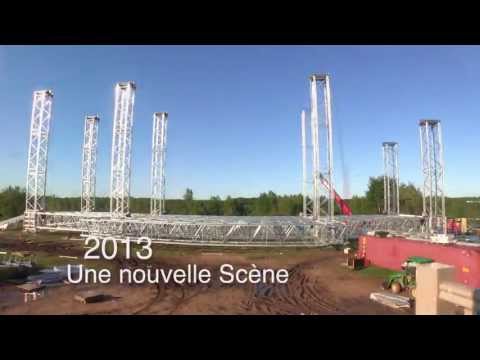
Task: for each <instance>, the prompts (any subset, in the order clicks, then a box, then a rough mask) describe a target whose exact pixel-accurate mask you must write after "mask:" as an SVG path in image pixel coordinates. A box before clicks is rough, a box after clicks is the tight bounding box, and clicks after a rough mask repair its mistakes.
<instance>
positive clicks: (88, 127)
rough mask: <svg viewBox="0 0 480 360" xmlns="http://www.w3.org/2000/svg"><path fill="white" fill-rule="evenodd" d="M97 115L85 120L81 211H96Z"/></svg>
mask: <svg viewBox="0 0 480 360" xmlns="http://www.w3.org/2000/svg"><path fill="white" fill-rule="evenodd" d="M99 121H100V119H99V117H98V116H97V115H93V116H87V117H86V118H85V130H84V136H83V155H82V198H81V211H82V212H90V211H95V183H96V178H95V177H96V172H95V170H96V164H97V141H98V123H99Z"/></svg>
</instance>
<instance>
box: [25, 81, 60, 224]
mask: <svg viewBox="0 0 480 360" xmlns="http://www.w3.org/2000/svg"><path fill="white" fill-rule="evenodd" d="M52 103H53V92H52V91H51V90H40V91H35V92H34V93H33V107H32V117H31V122H30V142H29V148H28V168H27V189H26V197H25V200H26V202H25V220H24V229H25V230H27V231H36V212H38V211H45V210H46V204H45V192H46V186H47V157H48V138H49V133H50V120H51V117H52Z"/></svg>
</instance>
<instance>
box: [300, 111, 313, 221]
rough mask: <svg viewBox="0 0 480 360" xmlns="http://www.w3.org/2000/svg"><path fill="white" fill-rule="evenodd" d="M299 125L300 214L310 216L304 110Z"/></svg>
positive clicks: (310, 203)
mask: <svg viewBox="0 0 480 360" xmlns="http://www.w3.org/2000/svg"><path fill="white" fill-rule="evenodd" d="M301 127H302V197H303V206H302V216H312V214H313V209H312V206H313V203H312V200H311V198H310V197H309V194H308V190H307V189H308V184H309V180H308V175H307V174H308V171H307V169H308V164H307V128H306V112H305V110H302V113H301Z"/></svg>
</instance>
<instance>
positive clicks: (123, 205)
mask: <svg viewBox="0 0 480 360" xmlns="http://www.w3.org/2000/svg"><path fill="white" fill-rule="evenodd" d="M135 89H136V86H135V83H133V82H132V81H129V82H121V83H118V84H116V85H115V110H114V118H113V139H112V163H111V178H110V212H111V214H112V216H115V217H121V216H125V215H128V214H129V213H130V176H131V168H130V166H131V152H132V125H133V104H134V101H135Z"/></svg>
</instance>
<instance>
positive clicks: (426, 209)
mask: <svg viewBox="0 0 480 360" xmlns="http://www.w3.org/2000/svg"><path fill="white" fill-rule="evenodd" d="M419 127H420V151H421V156H422V173H423V215H424V216H426V217H427V227H428V228H427V231H428V232H430V233H436V234H446V232H447V219H446V217H445V192H444V172H445V168H444V162H443V142H442V129H441V126H440V120H420V122H419Z"/></svg>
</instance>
